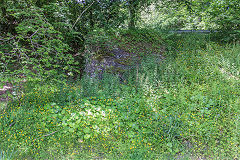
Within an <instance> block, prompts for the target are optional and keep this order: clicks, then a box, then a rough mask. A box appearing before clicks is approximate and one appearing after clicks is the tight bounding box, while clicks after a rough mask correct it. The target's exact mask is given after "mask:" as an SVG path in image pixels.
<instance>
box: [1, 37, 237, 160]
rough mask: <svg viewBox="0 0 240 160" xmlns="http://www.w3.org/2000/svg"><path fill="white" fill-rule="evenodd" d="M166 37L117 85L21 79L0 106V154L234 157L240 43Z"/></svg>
mask: <svg viewBox="0 0 240 160" xmlns="http://www.w3.org/2000/svg"><path fill="white" fill-rule="evenodd" d="M166 43H168V44H169V45H170V46H171V47H172V48H174V49H171V47H169V50H168V52H166V53H165V55H164V56H165V57H166V58H165V59H164V60H163V61H161V62H156V61H155V59H154V57H151V56H150V55H149V56H147V57H145V60H144V61H143V62H142V64H141V66H140V67H139V69H132V70H131V71H129V72H128V73H126V75H127V77H128V78H127V79H126V80H125V82H124V83H122V82H120V81H119V79H118V77H117V76H114V75H111V74H107V73H106V74H105V75H104V77H103V79H102V80H96V79H92V78H89V77H88V76H84V77H83V78H82V79H81V80H79V81H78V82H76V81H75V82H70V81H68V82H66V83H65V82H64V81H52V82H51V81H48V82H45V83H42V84H41V85H39V84H38V83H35V84H34V83H27V84H26V87H25V92H24V94H22V95H21V97H20V98H19V99H18V100H15V101H12V102H11V103H9V104H8V107H7V108H6V109H2V110H1V112H0V137H1V138H0V144H1V146H0V148H1V150H0V152H1V155H0V156H1V157H0V159H4V157H7V156H8V155H10V154H11V153H12V152H9V153H8V154H6V152H4V151H7V150H8V148H14V154H13V155H11V157H10V158H11V159H117V158H118V159H174V158H180V159H197V158H207V159H239V158H240V157H239V137H240V135H239V131H238V130H239V106H240V104H239V95H240V90H239V89H237V88H240V86H239V84H240V83H239V79H240V76H239V69H240V57H239V52H240V46H239V45H229V46H226V45H225V46H219V45H217V44H215V43H212V42H209V41H206V40H204V39H199V37H196V35H195V36H192V37H188V36H182V37H180V38H179V39H176V40H175V41H174V39H170V38H169V39H168V40H167V41H166ZM4 154H5V155H4Z"/></svg>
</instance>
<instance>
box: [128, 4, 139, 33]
mask: <svg viewBox="0 0 240 160" xmlns="http://www.w3.org/2000/svg"><path fill="white" fill-rule="evenodd" d="M136 7H137V6H136V4H135V3H134V1H129V17H130V20H129V23H128V29H134V28H135V27H136V9H137V8H136Z"/></svg>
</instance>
